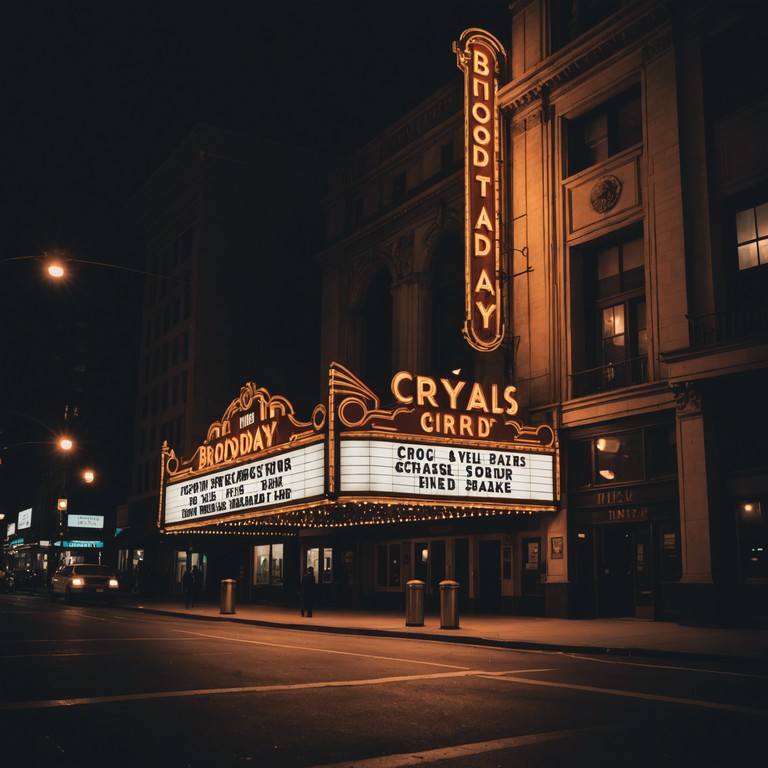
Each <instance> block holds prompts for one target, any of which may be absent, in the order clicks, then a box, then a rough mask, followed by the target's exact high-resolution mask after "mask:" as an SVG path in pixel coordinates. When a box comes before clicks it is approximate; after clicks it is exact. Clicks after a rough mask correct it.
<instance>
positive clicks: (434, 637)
mask: <svg viewBox="0 0 768 768" xmlns="http://www.w3.org/2000/svg"><path fill="white" fill-rule="evenodd" d="M115 607H116V608H123V609H125V610H127V611H138V612H141V613H151V614H155V615H158V616H174V617H176V618H182V619H193V620H196V621H209V622H217V621H228V622H231V623H235V624H249V625H251V626H258V627H269V628H273V629H291V630H300V631H304V632H325V633H328V634H337V635H360V636H367V637H393V638H398V639H402V640H408V639H411V640H413V639H416V640H426V641H430V642H438V643H461V644H464V645H478V646H483V647H489V648H504V649H507V650H513V651H538V652H542V653H562V654H569V653H570V654H580V655H584V656H596V655H599V656H616V657H625V658H630V657H644V658H655V659H669V660H688V661H699V662H706V663H712V664H734V663H737V664H755V665H761V664H764V663H765V660H764V659H761V658H757V657H750V656H733V655H730V654H722V653H707V652H703V651H673V650H661V649H658V648H641V647H608V646H597V645H569V644H562V643H544V642H531V641H525V640H492V639H490V638H485V637H475V636H469V635H450V634H435V633H434V632H431V631H424V632H419V631H411V632H406V631H400V630H396V629H376V628H374V627H339V626H332V625H327V624H315V623H313V624H311V625H308V624H298V623H293V622H286V621H268V620H266V619H244V618H240V617H238V616H237V615H235V614H219V615H213V616H205V615H200V614H196V613H181V612H179V611H176V610H168V609H165V608H152V607H148V606H137V605H130V604H127V603H119V602H118V604H117V605H116V606H115ZM448 631H449V632H450V630H448Z"/></svg>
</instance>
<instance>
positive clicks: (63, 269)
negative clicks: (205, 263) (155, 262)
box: [0, 248, 188, 283]
mask: <svg viewBox="0 0 768 768" xmlns="http://www.w3.org/2000/svg"><path fill="white" fill-rule="evenodd" d="M10 261H42V262H43V263H44V265H45V271H46V272H47V273H48V275H49V276H50V277H53V278H54V279H56V280H63V279H65V278H66V277H67V275H68V273H69V270H68V268H67V265H68V264H85V265H86V266H91V267H103V268H105V269H117V270H120V271H121V272H133V273H134V274H136V275H142V276H144V277H155V278H157V279H158V280H170V281H171V282H174V283H186V282H188V281H186V280H183V279H182V278H180V277H173V276H171V275H159V274H157V273H156V272H148V271H147V270H146V269H136V268H134V267H126V266H123V265H122V264H110V263H108V262H106V261H92V260H90V259H79V258H77V257H75V256H73V255H72V254H71V252H70V251H68V250H66V249H64V248H55V249H52V250H50V251H43V252H42V253H41V254H39V255H36V256H11V257H10V258H7V259H0V264H4V263H6V262H10Z"/></svg>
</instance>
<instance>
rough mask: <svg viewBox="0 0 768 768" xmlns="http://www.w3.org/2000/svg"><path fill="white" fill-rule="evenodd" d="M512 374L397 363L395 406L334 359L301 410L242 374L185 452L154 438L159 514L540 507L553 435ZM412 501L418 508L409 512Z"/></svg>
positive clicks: (173, 529) (332, 514)
mask: <svg viewBox="0 0 768 768" xmlns="http://www.w3.org/2000/svg"><path fill="white" fill-rule="evenodd" d="M515 395H516V390H515V387H513V386H498V385H495V384H480V383H478V382H470V381H463V380H459V379H447V378H433V377H431V376H423V375H418V374H413V373H410V372H408V371H400V372H399V373H396V374H395V376H393V378H392V382H391V397H390V396H389V395H388V396H387V400H388V401H390V400H393V401H394V405H393V406H391V407H388V408H382V407H381V401H380V399H379V396H378V395H377V394H376V393H375V392H373V391H372V390H371V389H370V388H368V387H367V386H366V385H365V383H364V382H362V381H361V380H360V379H358V378H357V377H356V376H355V375H354V374H353V373H351V372H350V371H349V370H348V369H346V368H345V367H344V366H342V365H339V364H338V363H333V364H332V365H331V368H330V372H329V380H328V402H327V404H324V405H318V406H317V407H316V408H315V409H314V412H313V414H312V419H311V421H308V422H302V421H299V420H298V419H297V418H296V416H295V414H294V412H293V408H292V406H291V404H290V403H289V402H288V401H287V400H286V399H285V398H282V397H275V396H272V395H270V394H269V392H267V391H266V390H265V389H261V388H257V387H256V385H255V384H252V383H249V384H247V385H246V386H244V387H243V388H242V389H241V392H240V396H239V397H238V398H236V399H235V400H233V401H232V403H231V404H230V406H229V408H228V409H227V410H226V412H225V413H224V416H223V417H222V419H221V420H220V421H216V422H214V423H213V424H212V425H211V426H210V428H209V430H208V436H207V438H206V440H205V441H204V442H203V443H202V444H201V445H200V446H198V448H197V450H196V451H195V453H194V454H193V455H192V456H191V457H190V458H189V459H181V458H178V457H177V456H176V454H175V453H174V451H173V450H172V449H171V448H170V447H169V446H168V445H164V446H163V456H162V465H161V472H162V475H161V501H160V515H159V523H158V524H159V527H160V528H161V529H163V530H165V531H166V532H168V533H182V532H184V531H191V530H194V529H200V530H203V529H205V530H208V531H223V530H227V531H231V530H232V528H231V526H233V525H237V526H243V525H247V526H260V525H265V524H268V525H272V526H280V528H281V530H282V529H283V528H284V527H285V526H290V527H293V528H297V527H298V528H301V527H338V526H342V525H360V524H364V523H387V522H393V521H396V520H398V521H404V520H412V519H425V518H427V517H428V518H430V519H439V518H440V519H442V518H450V517H452V516H454V515H468V514H469V515H471V514H475V513H478V514H510V513H532V512H549V511H554V510H555V509H556V506H555V505H556V503H557V500H558V454H557V440H556V435H555V432H554V431H553V429H552V428H551V427H550V426H548V425H540V426H538V427H529V426H525V425H523V424H521V423H520V422H519V421H518V420H517V419H516V418H515V417H516V415H517V413H518V403H517V399H516V397H515ZM413 510H420V511H417V512H413Z"/></svg>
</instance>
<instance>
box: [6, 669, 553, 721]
mask: <svg viewBox="0 0 768 768" xmlns="http://www.w3.org/2000/svg"><path fill="white" fill-rule="evenodd" d="M521 671H526V672H534V671H535V672H551V671H552V670H517V671H516V672H513V671H511V670H510V671H508V672H507V673H506V674H519V673H520V672H521ZM486 676H487V675H486V673H485V672H484V671H483V670H479V669H474V670H472V669H470V670H461V671H458V672H432V673H429V674H423V675H396V676H394V677H375V678H367V679H362V680H326V681H322V682H317V683H276V684H272V685H246V686H238V687H236V688H193V689H190V690H184V691H156V692H147V693H127V694H115V695H112V696H88V697H83V698H77V699H43V700H40V701H9V702H0V711H6V712H7V711H18V710H30V709H55V708H57V707H78V706H86V705H90V704H116V703H124V702H131V701H148V700H152V699H178V698H185V697H189V696H220V695H223V694H233V693H235V694H237V693H277V692H283V691H306V690H312V689H320V688H355V687H360V686H366V685H388V684H390V683H411V682H418V681H420V680H442V679H445V678H452V677H486Z"/></svg>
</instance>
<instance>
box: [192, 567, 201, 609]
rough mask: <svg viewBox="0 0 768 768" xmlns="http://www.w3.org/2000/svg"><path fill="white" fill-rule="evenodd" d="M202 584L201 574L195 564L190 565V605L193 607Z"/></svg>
mask: <svg viewBox="0 0 768 768" xmlns="http://www.w3.org/2000/svg"><path fill="white" fill-rule="evenodd" d="M202 586H203V574H202V572H201V571H200V569H199V568H198V567H197V566H196V565H193V566H192V607H193V608H194V607H195V602H196V601H197V597H198V595H199V594H200V588H201V587H202Z"/></svg>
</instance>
